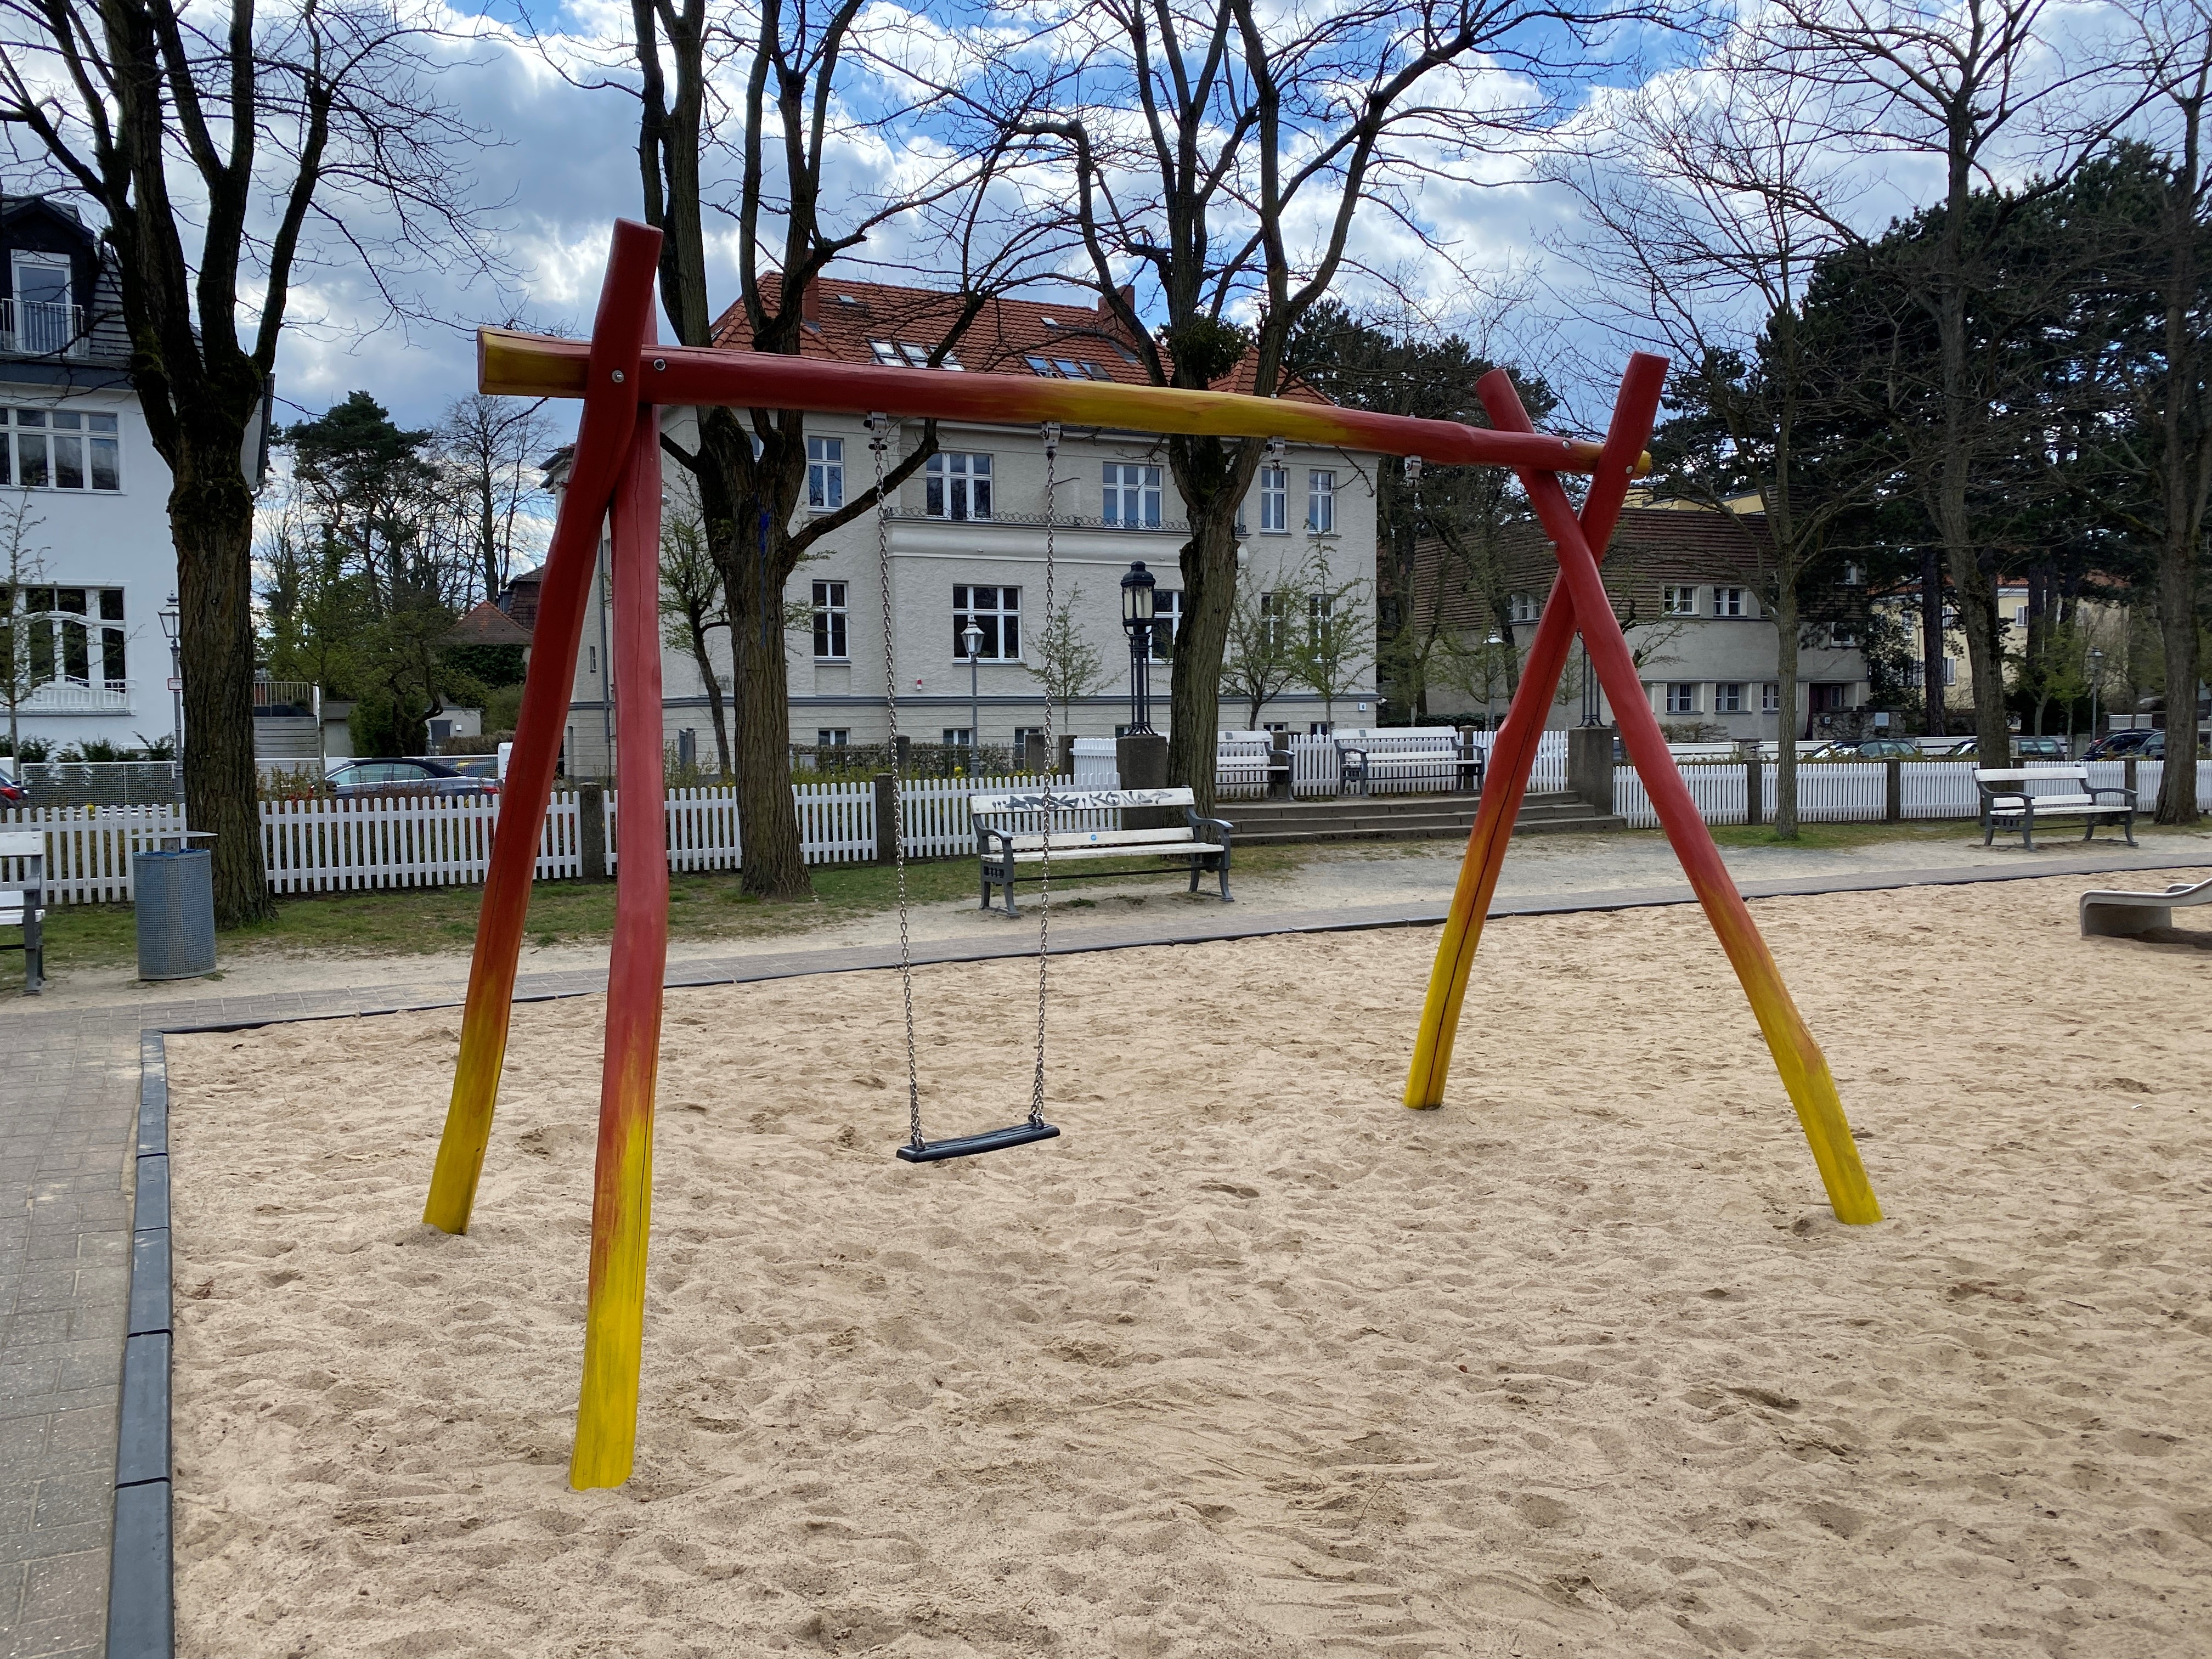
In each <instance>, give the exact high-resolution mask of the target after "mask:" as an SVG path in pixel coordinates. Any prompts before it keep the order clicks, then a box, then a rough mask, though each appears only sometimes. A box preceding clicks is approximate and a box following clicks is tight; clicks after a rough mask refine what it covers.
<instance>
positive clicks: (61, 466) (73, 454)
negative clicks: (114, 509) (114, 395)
mask: <svg viewBox="0 0 2212 1659" xmlns="http://www.w3.org/2000/svg"><path fill="white" fill-rule="evenodd" d="M0 428H6V429H5V430H4V432H0V483H5V484H15V485H16V486H17V487H19V488H21V489H103V490H104V489H118V490H119V489H122V488H123V457H122V448H123V440H122V434H121V433H120V432H119V431H118V429H117V422H116V417H115V416H112V415H88V414H84V413H82V412H80V411H78V410H73V409H0Z"/></svg>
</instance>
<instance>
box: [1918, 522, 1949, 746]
mask: <svg viewBox="0 0 2212 1659" xmlns="http://www.w3.org/2000/svg"><path fill="white" fill-rule="evenodd" d="M1947 655H1948V653H1947V652H1946V651H1945V650H1944V649H1943V562H1942V557H1941V556H1940V555H1939V554H1938V553H1937V551H1936V548H1935V547H1934V546H1933V545H1932V544H1931V545H1929V546H1927V547H1923V548H1922V549H1921V550H1920V727H1921V730H1922V731H1923V732H1926V733H1927V734H1928V735H1929V737H1931V738H1940V737H1942V736H1943V735H1944V733H1945V732H1946V731H1947V730H1948V726H1947V723H1946V722H1945V720H1944V718H1943V661H1944V659H1945V657H1946V656H1947Z"/></svg>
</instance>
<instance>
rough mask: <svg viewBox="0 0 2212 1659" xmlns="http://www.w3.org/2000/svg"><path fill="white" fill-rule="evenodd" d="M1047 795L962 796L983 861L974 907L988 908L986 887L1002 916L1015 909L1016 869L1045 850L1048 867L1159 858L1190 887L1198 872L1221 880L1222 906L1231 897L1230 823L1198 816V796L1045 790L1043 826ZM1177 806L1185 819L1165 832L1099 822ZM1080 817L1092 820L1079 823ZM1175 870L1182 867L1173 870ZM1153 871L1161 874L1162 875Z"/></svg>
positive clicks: (1090, 873) (1019, 792) (1077, 875)
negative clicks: (1002, 898) (998, 891)
mask: <svg viewBox="0 0 2212 1659" xmlns="http://www.w3.org/2000/svg"><path fill="white" fill-rule="evenodd" d="M1046 795H1047V792H1046V791H1044V790H1042V789H1020V790H1012V791H1002V792H998V793H992V794H987V795H970V796H969V797H968V817H969V821H970V822H971V823H973V824H974V825H975V847H976V852H977V854H978V856H979V857H980V858H981V861H982V878H983V901H982V902H981V904H980V905H979V906H978V907H977V908H979V909H984V910H987V909H989V908H991V890H992V889H993V888H994V887H1003V888H1005V889H1006V914H1007V915H1010V916H1011V915H1014V914H1015V910H1014V882H1015V879H1016V872H1017V869H1018V866H1021V865H1024V864H1038V865H1041V864H1042V863H1043V862H1044V860H1045V854H1046V850H1047V848H1049V849H1050V851H1051V854H1052V863H1053V868H1054V872H1058V871H1059V870H1060V866H1063V865H1066V864H1069V863H1076V862H1081V861H1083V860H1091V859H1126V858H1142V857H1149V856H1151V855H1152V854H1161V855H1164V856H1165V857H1169V858H1173V859H1176V860H1183V861H1187V862H1188V865H1189V868H1190V890H1191V891H1192V892H1194V893H1195V892H1196V891H1197V890H1198V878H1199V874H1200V872H1201V871H1206V870H1215V871H1218V872H1220V876H1221V898H1222V902H1224V903H1228V902H1231V901H1230V897H1229V836H1230V829H1231V826H1230V825H1229V824H1228V823H1225V822H1224V821H1223V820H1222V819H1220V818H1202V817H1199V815H1198V811H1197V806H1196V801H1197V797H1196V796H1194V794H1192V793H1191V792H1190V791H1189V790H1188V789H1078V788H1075V787H1068V788H1065V789H1054V790H1052V791H1051V792H1050V796H1051V802H1052V805H1051V809H1050V821H1049V822H1048V821H1047V810H1046V805H1045V800H1046ZM1176 807H1180V808H1182V815H1183V819H1184V822H1183V823H1182V824H1180V825H1178V826H1176V827H1174V828H1170V829H1112V828H1107V827H1103V826H1102V825H1099V824H1098V823H1097V820H1099V819H1101V818H1104V817H1107V816H1108V815H1109V814H1116V813H1120V812H1121V811H1127V810H1128V809H1131V808H1139V809H1150V810H1152V811H1160V810H1162V809H1167V810H1173V809H1175V808H1176ZM1084 820H1090V821H1091V822H1089V823H1085V822H1084ZM1173 869H1174V872H1175V873H1178V874H1179V873H1181V869H1182V865H1181V864H1180V863H1179V864H1178V865H1176V866H1173ZM1131 873H1135V874H1149V873H1154V872H1144V871H1139V872H1120V871H1111V872H1100V871H1087V872H1073V873H1071V874H1070V875H1069V876H1068V879H1070V880H1082V879H1084V878H1085V876H1092V877H1098V878H1107V877H1114V878H1126V876H1127V875H1128V874H1131ZM1157 873H1161V874H1165V873H1168V872H1167V871H1161V872H1157Z"/></svg>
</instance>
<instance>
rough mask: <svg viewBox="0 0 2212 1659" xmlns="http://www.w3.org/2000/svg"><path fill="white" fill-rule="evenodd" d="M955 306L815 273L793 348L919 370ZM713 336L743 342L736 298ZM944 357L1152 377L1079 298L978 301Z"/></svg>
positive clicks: (995, 367)
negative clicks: (891, 357) (900, 361)
mask: <svg viewBox="0 0 2212 1659" xmlns="http://www.w3.org/2000/svg"><path fill="white" fill-rule="evenodd" d="M782 285H783V278H782V276H781V275H780V274H779V273H777V272H774V271H770V272H769V273H768V274H767V275H765V276H763V277H762V278H761V288H762V297H763V300H764V301H766V302H767V303H768V304H769V307H771V308H772V307H775V305H776V304H777V302H778V301H779V300H780V299H781V293H782ZM960 306H961V299H960V296H959V295H957V294H948V293H945V292H942V291H940V290H939V289H927V288H898V287H894V286H892V285H890V284H888V283H854V282H848V281H845V280H843V279H842V278H837V277H828V276H825V277H821V278H818V279H817V281H816V283H815V284H814V289H813V292H812V293H811V295H809V296H808V304H807V309H808V312H809V313H810V314H809V316H808V318H807V319H806V321H805V323H804V324H803V325H801V345H800V351H799V355H800V356H805V357H821V358H826V359H829V360H830V361H832V362H847V363H874V362H881V361H883V360H882V358H881V357H879V356H878V353H877V350H876V343H877V342H883V343H886V344H888V345H889V346H890V347H891V348H893V349H895V350H897V351H900V352H902V353H903V354H905V355H906V356H908V357H909V358H911V359H914V360H915V361H914V362H912V363H911V366H913V367H916V368H919V367H921V365H922V363H923V362H926V361H927V357H928V356H929V354H930V352H931V351H933V349H935V348H936V346H937V344H938V343H939V341H941V340H943V339H944V338H945V335H946V333H948V332H949V331H951V328H952V326H953V325H954V324H955V323H956V322H957V321H958V319H959V313H960ZM750 338H751V331H750V327H749V326H748V325H747V323H746V320H745V313H744V307H742V306H741V305H733V306H732V307H730V308H729V309H728V310H726V311H725V312H724V313H722V314H721V316H720V318H719V319H716V321H715V324H714V343H715V344H716V345H718V346H723V347H726V348H729V349H732V350H743V349H744V348H745V345H746V343H747V342H748V341H749V340H750ZM950 357H951V360H952V361H956V362H958V363H959V364H960V366H961V368H963V369H967V370H972V371H976V372H980V373H986V374H1035V373H1036V372H1038V371H1037V370H1036V368H1035V367H1034V366H1033V365H1032V364H1031V363H1030V361H1029V360H1030V358H1032V357H1035V358H1038V359H1041V360H1042V361H1044V362H1049V363H1052V364H1054V366H1055V372H1056V373H1057V374H1060V375H1063V376H1066V377H1067V378H1070V379H1078V380H1115V381H1119V382H1120V383H1121V384H1122V385H1124V386H1146V385H1149V384H1150V377H1149V376H1148V375H1147V374H1146V373H1145V370H1144V367H1143V358H1142V356H1141V354H1140V352H1139V349H1138V348H1137V347H1136V346H1135V345H1134V344H1133V343H1132V342H1131V341H1130V339H1129V336H1128V334H1127V331H1126V330H1124V329H1123V328H1122V327H1121V325H1120V323H1118V322H1117V321H1116V320H1115V319H1114V318H1113V317H1112V316H1111V315H1109V314H1108V313H1106V312H1104V311H1103V310H1099V309H1094V308H1092V307H1089V306H1085V305H1082V304H1080V303H1076V304H1068V305H1060V304H1056V303H1053V302H1049V301H1038V300H1017V299H1011V298H1006V297H1004V296H994V297H993V298H991V299H988V300H986V301H984V302H983V308H982V310H981V313H979V314H978V315H977V316H976V318H975V321H973V322H971V323H970V324H969V325H968V327H967V330H966V331H965V332H963V334H962V335H961V337H960V338H959V340H958V342H957V343H955V344H954V346H953V347H952V349H951V353H950ZM1060 364H1069V365H1073V374H1070V373H1069V370H1068V369H1067V368H1059V367H1058V365H1060ZM1252 374H1253V371H1252V365H1251V362H1250V360H1249V357H1248V358H1247V360H1246V361H1245V362H1241V363H1239V364H1238V365H1237V367H1236V368H1235V369H1233V370H1232V371H1231V373H1230V374H1228V375H1227V376H1226V377H1225V378H1224V379H1223V380H1218V381H1217V382H1215V385H1214V389H1215V390H1216V391H1218V392H1250V391H1251V389H1252ZM1279 396H1281V397H1283V398H1289V399H1291V400H1292V401H1295V402H1298V403H1313V404H1325V403H1327V402H1328V398H1324V397H1322V395H1321V394H1320V393H1318V392H1315V391H1314V390H1312V388H1310V387H1309V386H1302V385H1299V384H1297V382H1295V381H1293V382H1291V383H1289V384H1287V385H1285V386H1284V387H1283V389H1282V391H1281V392H1280V393H1279Z"/></svg>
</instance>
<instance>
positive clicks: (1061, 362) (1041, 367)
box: [1022, 357, 1114, 380]
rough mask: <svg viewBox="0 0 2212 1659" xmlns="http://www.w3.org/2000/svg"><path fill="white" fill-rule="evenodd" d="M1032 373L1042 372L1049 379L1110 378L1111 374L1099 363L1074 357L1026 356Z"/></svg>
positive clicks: (1025, 359) (1024, 360)
mask: <svg viewBox="0 0 2212 1659" xmlns="http://www.w3.org/2000/svg"><path fill="white" fill-rule="evenodd" d="M1022 361H1023V362H1026V363H1027V364H1028V365H1029V366H1030V374H1042V375H1043V376H1044V377H1045V379H1047V380H1112V379H1113V378H1114V377H1113V376H1112V375H1111V374H1108V373H1107V372H1106V371H1105V370H1104V369H1103V368H1100V367H1099V366H1098V365H1097V363H1086V362H1078V361H1077V360H1075V359H1074V358H1072V357H1024V359H1023V360H1022Z"/></svg>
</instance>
